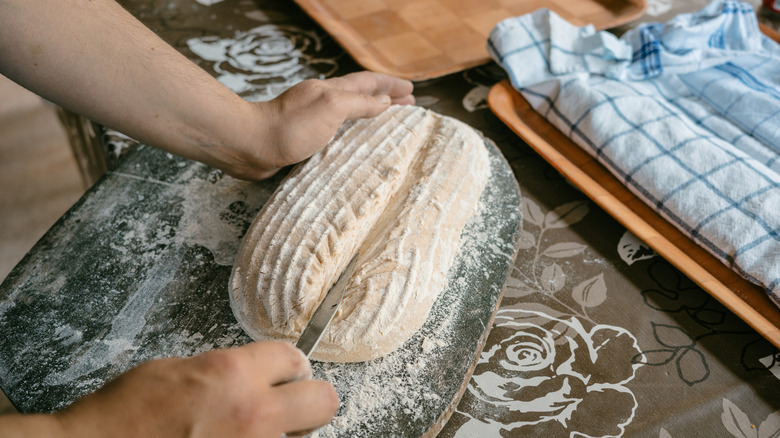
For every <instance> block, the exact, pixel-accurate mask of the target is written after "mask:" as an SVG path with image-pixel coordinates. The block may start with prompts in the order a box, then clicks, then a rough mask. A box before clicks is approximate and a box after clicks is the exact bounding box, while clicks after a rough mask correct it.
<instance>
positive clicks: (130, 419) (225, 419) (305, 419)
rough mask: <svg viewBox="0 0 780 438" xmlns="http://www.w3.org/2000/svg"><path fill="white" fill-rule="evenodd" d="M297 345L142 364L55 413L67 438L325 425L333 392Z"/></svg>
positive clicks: (259, 432) (291, 430) (266, 432)
mask: <svg viewBox="0 0 780 438" xmlns="http://www.w3.org/2000/svg"><path fill="white" fill-rule="evenodd" d="M310 378H311V366H310V364H309V361H308V360H307V359H306V358H305V356H304V355H303V354H302V353H301V352H300V351H299V350H297V349H296V348H294V347H292V346H290V345H288V344H285V343H281V342H258V343H252V344H248V345H244V346H242V347H237V348H232V349H228V350H214V351H210V352H207V353H204V354H201V355H198V356H195V357H191V358H186V359H182V358H171V359H159V360H153V361H149V362H146V363H144V364H141V365H140V366H138V367H136V368H134V369H132V370H130V371H128V372H127V373H125V374H123V375H121V376H119V378H117V379H116V380H114V381H112V382H110V383H109V384H107V385H106V386H105V387H103V388H102V389H100V390H99V391H97V392H95V393H93V394H90V395H88V396H86V397H84V398H83V399H82V400H80V401H78V402H77V403H75V404H74V405H73V406H71V407H70V408H68V409H66V410H64V411H62V412H60V413H58V414H55V417H59V420H60V423H61V424H62V427H63V429H64V431H65V432H66V433H65V435H64V436H72V437H83V438H88V437H105V436H111V437H120V438H121V437H125V436H126V437H131V436H132V437H139V436H142V437H150V438H151V437H182V436H188V437H216V436H219V437H274V438H279V437H280V436H283V435H282V434H288V435H296V434H302V433H303V431H308V430H311V429H315V428H318V427H320V426H323V425H325V424H327V423H328V422H330V420H331V419H332V418H333V415H334V414H335V413H336V410H337V409H338V404H339V401H338V395H337V394H336V391H335V390H334V388H333V386H332V385H330V384H329V383H327V382H323V381H315V380H310Z"/></svg>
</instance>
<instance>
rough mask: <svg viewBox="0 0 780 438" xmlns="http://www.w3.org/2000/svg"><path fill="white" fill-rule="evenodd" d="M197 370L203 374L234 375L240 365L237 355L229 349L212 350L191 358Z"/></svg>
mask: <svg viewBox="0 0 780 438" xmlns="http://www.w3.org/2000/svg"><path fill="white" fill-rule="evenodd" d="M193 359H194V360H195V364H196V366H197V369H198V371H200V372H201V373H203V374H208V375H213V374H227V375H235V374H237V373H238V372H239V371H240V370H241V367H242V363H241V361H240V360H239V358H238V357H237V355H235V354H232V352H231V351H229V350H214V351H209V352H207V353H203V354H201V355H199V356H196V357H194V358H193Z"/></svg>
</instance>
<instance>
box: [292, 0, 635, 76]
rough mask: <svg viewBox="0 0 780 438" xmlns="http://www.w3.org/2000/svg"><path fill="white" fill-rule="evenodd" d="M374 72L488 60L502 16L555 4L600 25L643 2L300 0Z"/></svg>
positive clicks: (426, 72) (444, 70)
mask: <svg viewBox="0 0 780 438" xmlns="http://www.w3.org/2000/svg"><path fill="white" fill-rule="evenodd" d="M296 1H297V3H298V4H299V5H300V6H301V7H302V8H303V9H304V10H306V12H307V13H308V14H309V15H311V16H312V18H314V19H315V20H316V21H317V22H319V23H320V25H322V27H324V28H325V30H326V31H327V32H329V33H330V34H331V35H332V36H333V37H334V38H335V39H336V40H337V41H338V42H339V43H340V44H341V45H342V46H343V47H344V48H345V49H346V50H347V52H349V53H350V54H351V55H352V56H353V57H354V58H355V60H356V61H357V62H359V63H360V64H361V65H362V66H363V67H365V68H366V69H369V70H374V71H380V72H384V73H390V74H394V75H396V76H400V77H403V78H407V79H412V80H423V79H430V78H433V77H438V76H443V75H446V74H449V73H454V72H456V71H460V70H464V69H466V68H469V67H473V66H475V65H479V64H483V63H485V62H487V61H488V60H489V57H488V54H487V50H486V49H485V43H486V41H487V36H488V34H489V33H490V31H491V30H492V29H493V27H494V26H495V25H496V23H498V22H499V21H500V20H502V19H504V18H507V17H511V16H517V15H522V14H525V13H528V12H532V11H534V10H536V9H539V8H544V7H546V8H550V9H552V10H554V11H556V12H557V13H558V14H559V15H561V16H562V17H564V18H566V19H567V20H569V21H571V22H572V23H574V24H577V25H585V24H588V23H593V25H594V26H596V27H597V28H599V29H604V28H608V27H613V26H617V25H620V24H623V23H626V22H628V21H631V20H633V19H635V18H637V17H639V16H640V15H641V14H642V13H643V12H644V10H645V7H646V2H645V0H549V1H542V0H296Z"/></svg>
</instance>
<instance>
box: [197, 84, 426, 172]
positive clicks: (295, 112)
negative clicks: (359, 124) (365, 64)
mask: <svg viewBox="0 0 780 438" xmlns="http://www.w3.org/2000/svg"><path fill="white" fill-rule="evenodd" d="M412 90H413V85H412V83H411V82H409V81H406V80H402V79H398V78H396V77H393V76H388V75H385V74H380V73H373V72H366V71H364V72H358V73H351V74H348V75H345V76H341V77H336V78H330V79H325V80H315V79H311V80H307V81H303V82H301V83H299V84H297V85H295V86H293V87H292V88H290V89H289V90H287V91H286V92H284V93H283V94H281V95H280V96H279V97H277V98H276V99H274V100H271V101H269V102H256V103H253V104H252V105H253V108H254V111H255V112H256V114H255V115H256V120H257V122H256V123H255V124H254V125H253V126H247V127H246V129H245V131H244V132H241V133H237V134H238V135H240V136H239V137H238V138H237V139H236V140H235V141H234V142H233V143H232V144H231V145H229V146H227V148H228V149H227V150H226V149H225V148H216V149H214V150H213V151H212V157H213V158H214V160H202V161H204V162H207V164H210V165H212V166H215V167H218V168H220V169H223V170H225V171H226V172H227V173H229V174H230V175H232V176H234V177H237V178H241V179H249V180H257V179H263V178H268V177H270V176H272V175H273V174H274V173H276V172H277V171H279V169H280V168H282V167H284V166H287V165H290V164H294V163H297V162H299V161H302V160H305V159H306V158H308V157H310V156H311V155H313V154H314V153H315V152H317V151H318V150H320V149H322V148H323V147H324V146H325V145H326V144H327V143H328V141H330V139H331V138H332V137H333V135H334V134H335V133H336V131H337V130H338V128H339V127H340V126H341V124H342V123H344V121H345V120H349V119H355V118H363V117H374V116H376V115H378V114H380V113H381V112H382V111H384V110H386V109H387V108H388V107H389V106H390V105H391V104H399V105H407V104H413V103H414V96H412Z"/></svg>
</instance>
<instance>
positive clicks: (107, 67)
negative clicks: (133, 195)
mask: <svg viewBox="0 0 780 438" xmlns="http://www.w3.org/2000/svg"><path fill="white" fill-rule="evenodd" d="M0 54H1V56H0V72H2V73H3V74H5V75H6V76H9V77H10V78H11V79H13V80H15V81H17V82H19V83H20V84H22V85H23V86H25V87H27V88H29V89H31V90H32V91H34V92H36V93H38V94H39V95H41V96H43V97H45V98H47V99H49V100H51V101H52V102H55V103H57V104H59V105H61V106H63V107H66V108H68V109H71V110H72V111H74V112H77V113H80V114H83V115H85V116H86V117H88V118H90V119H92V120H95V121H97V122H99V123H101V124H104V125H106V126H109V127H112V128H115V129H117V130H119V131H121V132H123V133H125V134H127V135H129V136H131V137H134V138H136V139H138V140H140V141H143V142H145V143H148V144H151V145H153V146H156V147H160V148H163V149H165V150H168V151H170V152H173V153H176V154H179V155H183V156H186V157H189V158H193V159H196V160H200V161H205V162H209V161H210V160H209V154H210V153H211V152H212V151H211V150H210V148H220V147H221V146H223V145H224V144H225V143H229V142H230V141H231V140H232V138H231V136H233V135H236V134H235V131H236V130H240V129H241V128H240V127H242V126H243V127H247V126H254V125H256V123H252V122H253V121H254V120H253V111H254V110H253V108H252V107H251V105H249V104H248V103H247V102H245V101H244V100H243V99H241V98H240V97H239V96H237V95H236V94H235V93H233V92H231V91H230V90H229V89H227V88H226V87H224V86H223V85H222V84H220V83H219V82H218V81H217V80H216V79H214V78H213V77H212V76H211V75H209V74H208V73H206V72H205V71H203V70H202V69H201V68H199V67H198V66H196V65H195V64H194V63H192V62H190V61H189V60H188V59H186V58H185V57H184V56H183V55H181V54H180V53H178V52H177V51H176V50H175V49H173V48H172V47H171V46H169V45H168V44H166V43H165V42H164V41H162V40H161V39H160V38H159V37H157V36H156V35H155V34H154V33H153V32H152V31H150V30H149V29H148V28H146V27H145V26H144V25H143V24H141V23H140V22H139V21H137V20H136V19H135V18H134V17H132V16H131V15H130V14H129V13H127V12H126V11H125V10H124V9H123V8H122V7H121V6H120V5H118V4H117V3H116V2H115V1H113V0H92V1H84V0H58V1H54V2H52V1H49V0H0Z"/></svg>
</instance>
